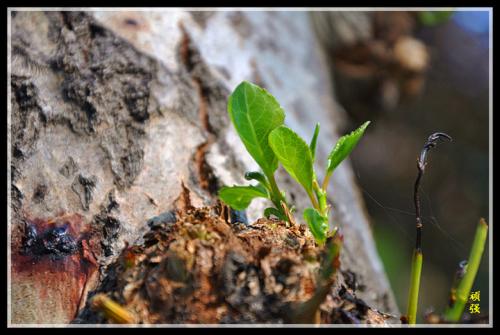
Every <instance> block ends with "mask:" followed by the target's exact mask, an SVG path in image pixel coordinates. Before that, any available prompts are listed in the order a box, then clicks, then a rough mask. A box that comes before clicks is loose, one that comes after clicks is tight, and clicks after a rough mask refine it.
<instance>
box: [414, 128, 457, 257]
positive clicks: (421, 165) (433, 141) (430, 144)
mask: <svg viewBox="0 0 500 335" xmlns="http://www.w3.org/2000/svg"><path fill="white" fill-rule="evenodd" d="M440 139H448V140H450V141H451V140H452V139H451V137H450V136H449V135H447V134H445V133H434V134H432V135H431V136H429V138H428V139H427V142H426V143H425V144H424V148H423V149H422V151H421V152H420V157H419V159H418V161H417V169H418V175H417V180H416V181H415V187H414V191H413V192H414V193H413V199H414V202H415V218H416V221H417V239H416V245H415V249H417V250H419V251H420V250H422V227H423V225H422V218H421V215H420V194H419V190H420V181H421V180H422V176H423V175H424V172H425V166H426V165H427V161H426V160H427V154H428V152H429V150H430V149H431V148H434V147H435V146H436V145H437V143H438V141H439V140H440Z"/></svg>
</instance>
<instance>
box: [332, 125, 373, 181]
mask: <svg viewBox="0 0 500 335" xmlns="http://www.w3.org/2000/svg"><path fill="white" fill-rule="evenodd" d="M369 124H370V121H366V122H365V123H363V124H362V125H361V127H359V128H358V129H356V130H354V131H353V132H351V133H350V134H348V135H344V136H342V137H341V138H340V139H339V140H338V141H337V144H335V147H334V148H333V150H332V151H331V152H330V155H328V162H327V167H326V173H327V175H330V174H331V173H332V172H333V170H335V168H336V167H337V166H338V165H339V164H340V163H341V162H342V161H343V160H344V159H345V158H346V157H347V156H349V154H350V153H351V151H352V150H353V149H354V147H355V146H356V144H358V142H359V140H360V139H361V136H363V134H364V132H365V129H366V127H368V125H369Z"/></svg>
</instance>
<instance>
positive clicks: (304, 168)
mask: <svg viewBox="0 0 500 335" xmlns="http://www.w3.org/2000/svg"><path fill="white" fill-rule="evenodd" d="M269 144H270V145H271V148H272V149H273V151H274V153H275V154H276V156H277V157H278V160H279V161H280V162H281V164H282V165H283V167H284V168H285V170H286V171H287V172H288V173H289V174H290V175H291V176H292V177H293V179H295V180H296V181H297V182H298V183H299V184H301V185H302V186H303V187H304V188H305V190H306V191H307V193H308V194H312V183H313V160H312V155H311V150H310V149H309V146H308V145H307V144H306V142H304V140H303V139H302V138H300V136H299V135H297V134H296V133H295V132H294V131H293V130H291V129H290V128H288V127H285V126H280V127H278V128H276V129H274V130H273V131H272V132H271V133H270V134H269Z"/></svg>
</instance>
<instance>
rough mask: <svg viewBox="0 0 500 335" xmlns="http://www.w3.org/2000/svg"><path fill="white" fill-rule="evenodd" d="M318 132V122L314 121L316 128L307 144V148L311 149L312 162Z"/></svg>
mask: <svg viewBox="0 0 500 335" xmlns="http://www.w3.org/2000/svg"><path fill="white" fill-rule="evenodd" d="M318 134H319V122H318V123H316V128H314V135H313V138H312V140H311V144H309V149H311V155H312V159H313V162H314V157H315V156H316V142H317V140H318Z"/></svg>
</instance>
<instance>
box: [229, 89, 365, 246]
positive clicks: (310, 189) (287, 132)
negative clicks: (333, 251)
mask: <svg viewBox="0 0 500 335" xmlns="http://www.w3.org/2000/svg"><path fill="white" fill-rule="evenodd" d="M228 111H229V116H230V118H231V121H232V122H233V125H234V127H235V129H236V131H237V132H238V135H239V136H240V138H241V140H242V142H243V144H244V145H245V147H246V149H247V150H248V152H249V153H250V155H251V156H252V157H253V158H254V159H255V161H256V162H257V164H258V165H259V166H260V167H261V169H262V172H250V173H247V174H246V175H245V178H246V179H247V180H256V181H258V184H257V185H250V186H231V187H223V188H221V190H220V191H219V197H220V198H221V200H222V201H223V202H225V203H226V204H227V205H229V206H230V207H232V208H234V209H237V210H243V209H245V208H246V207H248V205H249V204H250V203H251V201H252V200H253V199H255V198H258V197H261V198H267V199H270V200H271V202H272V203H273V204H274V208H267V209H266V210H265V211H264V215H265V216H266V217H269V216H270V215H275V216H276V217H278V218H279V219H282V220H285V221H288V222H290V221H292V220H293V219H291V217H290V216H291V213H292V212H293V207H292V208H291V209H290V210H289V207H290V206H289V204H288V203H287V202H286V199H285V194H284V193H283V192H281V191H280V189H279V188H278V186H277V183H276V180H275V178H274V172H275V171H276V170H277V168H278V163H281V165H282V166H283V168H284V169H285V170H286V171H287V172H288V174H290V176H291V177H292V178H293V179H294V180H295V181H297V183H299V184H300V185H301V186H302V187H303V188H304V190H305V191H306V193H307V195H308V197H309V200H310V201H311V204H312V208H307V209H305V210H304V219H305V221H306V222H307V224H308V226H309V228H310V230H311V233H312V235H313V236H314V238H315V240H316V242H317V243H318V244H319V245H324V243H325V241H326V240H327V238H328V237H332V236H333V235H334V234H335V232H336V229H333V230H332V231H329V225H328V215H329V211H330V207H331V206H330V205H328V203H327V188H328V182H329V179H330V176H331V175H332V173H333V171H334V170H335V168H337V166H338V165H339V164H340V163H341V162H342V161H343V160H344V159H345V158H346V157H347V156H348V155H349V154H350V153H351V151H352V150H353V149H354V148H355V146H356V144H357V143H358V142H359V140H360V139H361V137H362V135H363V133H364V131H365V129H366V127H368V125H369V124H370V122H369V121H368V122H365V123H364V124H363V125H362V126H361V127H359V128H358V129H357V130H355V131H353V132H352V133H350V134H348V135H345V136H342V137H341V138H340V139H339V140H338V142H337V144H336V145H335V146H334V148H333V149H332V151H331V152H330V154H329V155H328V161H327V166H326V171H325V178H324V180H323V183H322V184H321V185H322V186H320V183H319V182H318V180H317V177H316V172H315V171H314V161H315V157H316V155H315V152H316V143H317V139H318V134H319V129H320V127H319V124H317V125H316V128H315V130H314V135H313V138H312V140H311V142H310V144H309V145H308V144H307V143H306V142H305V141H304V140H303V139H302V138H301V137H300V136H299V135H298V134H297V133H295V132H294V131H293V130H292V129H290V128H288V127H286V126H285V125H284V120H285V113H284V111H283V109H282V108H281V107H280V105H279V103H278V102H277V101H276V99H275V98H274V97H273V96H272V95H271V94H269V93H268V92H267V91H266V90H264V89H263V88H260V87H258V86H257V85H254V84H251V83H249V82H246V81H244V82H242V83H241V84H240V85H238V87H236V89H235V91H234V92H233V94H232V95H231V96H230V97H229V102H228Z"/></svg>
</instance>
